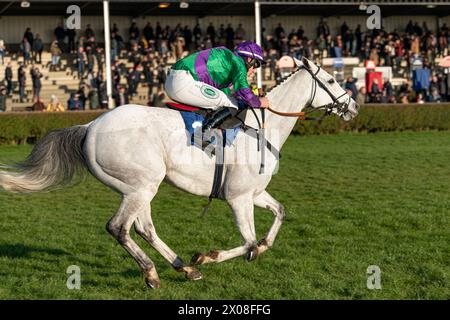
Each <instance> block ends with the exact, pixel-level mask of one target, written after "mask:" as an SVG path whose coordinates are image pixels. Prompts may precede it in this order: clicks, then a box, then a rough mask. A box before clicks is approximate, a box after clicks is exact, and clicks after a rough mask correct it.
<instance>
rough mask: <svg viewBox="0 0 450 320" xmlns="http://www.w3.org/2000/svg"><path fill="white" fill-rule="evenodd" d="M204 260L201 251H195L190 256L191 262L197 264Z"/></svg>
mask: <svg viewBox="0 0 450 320" xmlns="http://www.w3.org/2000/svg"><path fill="white" fill-rule="evenodd" d="M204 261H205V255H204V254H203V253H200V252H197V253H196V254H194V255H193V256H192V259H191V264H192V265H199V264H203V262H204Z"/></svg>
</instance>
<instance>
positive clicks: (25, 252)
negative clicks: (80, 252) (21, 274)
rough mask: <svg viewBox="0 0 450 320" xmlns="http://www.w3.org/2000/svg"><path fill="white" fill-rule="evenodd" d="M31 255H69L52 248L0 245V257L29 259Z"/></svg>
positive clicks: (18, 244)
mask: <svg viewBox="0 0 450 320" xmlns="http://www.w3.org/2000/svg"><path fill="white" fill-rule="evenodd" d="M32 253H45V254H49V255H53V256H65V255H70V253H68V252H67V251H64V250H61V249H54V248H40V247H36V246H27V245H23V244H21V243H16V244H0V257H8V258H30V254H32Z"/></svg>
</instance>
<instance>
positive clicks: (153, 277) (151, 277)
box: [144, 268, 161, 289]
mask: <svg viewBox="0 0 450 320" xmlns="http://www.w3.org/2000/svg"><path fill="white" fill-rule="evenodd" d="M144 277H145V283H146V284H147V285H148V286H149V287H150V288H152V289H157V288H159V287H161V281H160V280H159V276H158V273H157V272H156V269H155V268H150V269H148V270H146V271H145V272H144Z"/></svg>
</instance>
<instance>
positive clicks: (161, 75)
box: [157, 65, 167, 90]
mask: <svg viewBox="0 0 450 320" xmlns="http://www.w3.org/2000/svg"><path fill="white" fill-rule="evenodd" d="M157 73H158V76H157V78H158V88H159V90H163V89H164V84H165V83H166V79H167V75H166V71H164V68H163V67H162V66H161V65H160V66H159V67H158V71H157Z"/></svg>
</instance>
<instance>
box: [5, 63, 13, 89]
mask: <svg viewBox="0 0 450 320" xmlns="http://www.w3.org/2000/svg"><path fill="white" fill-rule="evenodd" d="M12 78H13V72H12V67H11V62H8V64H7V65H6V68H5V81H6V90H7V95H8V96H11V95H12V91H13V82H12Z"/></svg>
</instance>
